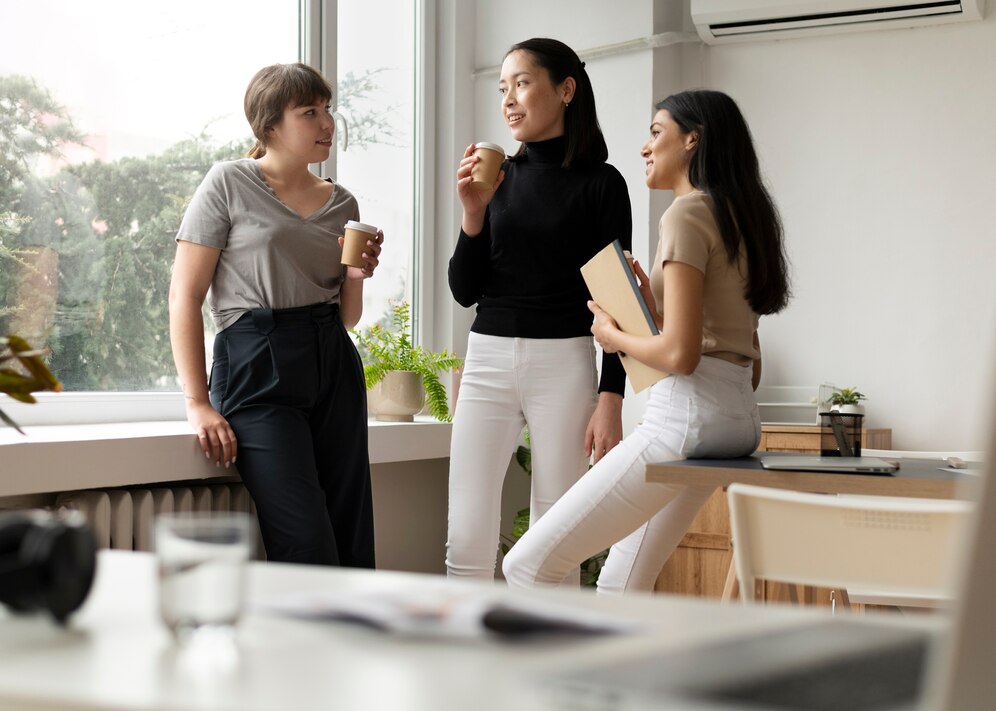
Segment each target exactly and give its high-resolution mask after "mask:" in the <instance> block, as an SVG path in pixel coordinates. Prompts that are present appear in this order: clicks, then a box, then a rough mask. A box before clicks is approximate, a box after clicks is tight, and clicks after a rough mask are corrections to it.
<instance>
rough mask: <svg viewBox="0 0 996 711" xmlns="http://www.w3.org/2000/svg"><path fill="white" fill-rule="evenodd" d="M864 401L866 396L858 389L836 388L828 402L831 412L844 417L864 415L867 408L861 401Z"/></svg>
mask: <svg viewBox="0 0 996 711" xmlns="http://www.w3.org/2000/svg"><path fill="white" fill-rule="evenodd" d="M864 399H865V396H864V394H863V393H861V392H859V391H858V389H857V388H834V390H833V394H831V395H830V399H829V400H827V402H828V403H830V411H831V412H839V413H840V414H842V415H863V414H865V408H864V406H863V405H862V404H861V401H862V400H864Z"/></svg>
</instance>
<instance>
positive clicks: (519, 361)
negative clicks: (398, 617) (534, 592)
mask: <svg viewBox="0 0 996 711" xmlns="http://www.w3.org/2000/svg"><path fill="white" fill-rule="evenodd" d="M596 377H597V376H596V370H595V343H594V340H593V339H592V338H590V337H587V336H584V337H578V338H506V337H501V336H486V335H482V334H480V333H474V332H471V334H470V340H469V341H468V345H467V357H466V359H465V362H464V371H463V377H462V378H461V380H460V394H459V396H458V397H457V404H456V412H455V415H454V418H453V437H452V441H451V444H450V481H449V493H450V502H449V527H448V531H447V541H446V570H447V573H448V575H450V576H452V577H463V578H477V579H481V580H493V579H494V574H495V561H496V559H497V555H498V531H499V524H500V517H501V489H502V484H503V482H504V479H505V472H506V471H507V469H508V462H509V459H510V458H511V456H512V453H513V452H514V450H515V446H516V443H517V441H518V438H519V434H520V433H521V432H522V428H523V426H524V425H526V424H528V425H529V434H530V439H531V442H532V470H533V471H532V482H531V496H530V501H529V506H530V525H535V524H536V522H537V521H538V520H539V519H540V518H541V517H542V516H543V515H544V514H545V513H546V511H547V510H548V509H549V508H550V506H552V505H553V503H554V502H555V501H556V500H557V499H559V498H560V497H561V496H562V495H563V493H564V492H565V491H567V490H568V489H569V488H570V487H571V486H572V485H573V484H574V483H575V482H576V481H577V480H578V478H579V477H580V476H581V474H582V473H583V472H584V471H585V468H586V466H587V457H586V456H585V453H584V433H585V429H586V428H587V426H588V421H589V420H590V419H591V415H592V413H594V411H595V403H596V398H597V394H596V390H597V382H596ZM573 567H574V568H576V567H577V564H575V565H574V566H573ZM569 574H572V571H571V569H565V570H564V572H563V574H562V575H561V576H560V581H563V580H564V579H565V578H567V577H568V575H569ZM560 581H558V582H560ZM565 582H566V581H565Z"/></svg>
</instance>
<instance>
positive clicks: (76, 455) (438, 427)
mask: <svg viewBox="0 0 996 711" xmlns="http://www.w3.org/2000/svg"><path fill="white" fill-rule="evenodd" d="M450 430H451V425H449V424H447V423H443V422H437V421H436V420H434V419H432V418H429V417H418V418H416V421H415V422H412V423H395V422H376V421H374V420H370V425H369V437H370V463H371V464H374V465H376V464H386V463H391V462H408V461H416V460H422V459H441V458H445V457H448V456H449V447H450ZM24 431H25V432H26V433H27V435H26V436H22V435H19V434H18V433H17V432H16V431H15V430H13V429H11V428H6V427H4V428H2V429H0V496H18V495H24V494H41V493H49V492H56V491H76V490H80V489H93V488H102V487H110V486H128V485H133V484H154V483H158V482H168V481H186V480H196V479H211V478H215V477H221V476H230V475H233V474H234V472H233V471H228V470H226V469H225V468H224V467H221V468H219V467H216V466H215V465H214V464H213V463H211V462H209V461H208V460H207V459H205V457H204V454H203V453H202V452H201V450H200V446H199V444H198V443H197V440H196V438H195V437H194V436H193V433H192V432H191V430H190V426H189V425H188V424H187V423H186V422H184V421H175V420H174V421H163V422H123V423H101V424H90V425H46V426H35V427H24Z"/></svg>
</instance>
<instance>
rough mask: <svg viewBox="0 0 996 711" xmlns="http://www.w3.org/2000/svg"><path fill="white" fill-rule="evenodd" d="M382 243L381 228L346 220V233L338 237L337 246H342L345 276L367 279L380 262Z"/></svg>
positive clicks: (382, 234)
mask: <svg viewBox="0 0 996 711" xmlns="http://www.w3.org/2000/svg"><path fill="white" fill-rule="evenodd" d="M347 241H348V243H349V244H348V246H347ZM382 244H384V232H383V230H379V229H377V228H376V227H373V226H372V225H364V224H363V223H360V222H354V221H353V220H350V221H349V222H347V223H346V234H345V236H343V237H340V238H339V246H340V247H342V263H343V265H344V266H346V278H347V279H369V278H370V277H372V276H373V273H374V269H376V268H377V266H378V265H379V264H380V253H381V249H382V248H381V245H382Z"/></svg>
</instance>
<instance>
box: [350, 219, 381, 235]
mask: <svg viewBox="0 0 996 711" xmlns="http://www.w3.org/2000/svg"><path fill="white" fill-rule="evenodd" d="M346 229H353V230H360V231H361V232H369V233H370V234H372V235H375V234H377V228H376V227H374V226H373V225H367V224H364V223H362V222H357V221H356V220H348V221H347V222H346Z"/></svg>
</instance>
